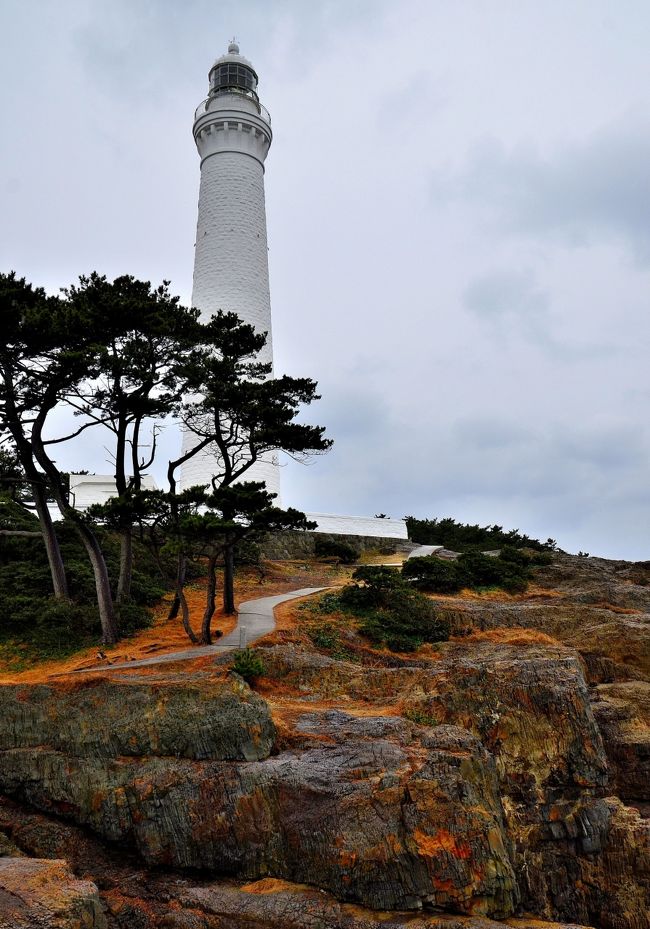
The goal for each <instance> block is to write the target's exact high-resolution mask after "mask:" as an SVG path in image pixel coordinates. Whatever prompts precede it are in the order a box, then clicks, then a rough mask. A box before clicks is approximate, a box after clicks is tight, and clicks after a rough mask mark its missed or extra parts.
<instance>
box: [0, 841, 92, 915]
mask: <svg viewBox="0 0 650 929" xmlns="http://www.w3.org/2000/svg"><path fill="white" fill-rule="evenodd" d="M106 926H107V922H106V919H105V917H104V913H103V909H102V906H101V904H100V901H99V896H98V893H97V887H96V886H95V885H94V884H92V883H91V882H90V881H80V880H77V879H76V878H75V877H74V876H73V875H72V874H71V873H70V871H69V869H68V866H67V864H66V862H65V861H57V860H54V861H40V860H37V859H34V858H0V927H1V929H106Z"/></svg>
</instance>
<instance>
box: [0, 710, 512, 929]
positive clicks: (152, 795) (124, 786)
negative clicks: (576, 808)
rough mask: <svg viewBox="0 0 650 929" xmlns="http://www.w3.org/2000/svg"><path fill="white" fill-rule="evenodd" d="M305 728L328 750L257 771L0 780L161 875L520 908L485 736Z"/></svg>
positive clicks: (195, 768) (103, 770)
mask: <svg viewBox="0 0 650 929" xmlns="http://www.w3.org/2000/svg"><path fill="white" fill-rule="evenodd" d="M299 725H300V727H301V728H302V729H303V730H304V731H305V732H306V733H308V734H309V735H310V737H311V738H313V739H315V741H316V742H317V743H318V744H317V745H316V746H315V747H311V748H307V749H305V750H302V751H288V752H283V753H281V754H280V755H278V756H276V757H270V758H267V759H266V760H264V761H262V762H244V763H232V762H191V761H184V760H175V759H170V758H165V759H161V758H149V759H141V760H135V759H130V758H125V757H120V758H116V759H114V760H107V759H105V758H103V757H101V756H100V757H96V758H91V757H87V756H86V757H79V756H76V757H75V756H70V755H64V754H63V753H62V752H60V751H56V750H53V749H49V748H47V747H44V746H42V747H41V748H39V749H38V750H34V749H33V748H23V749H17V748H13V749H7V750H5V751H4V752H2V753H0V784H1V785H2V789H3V790H4V791H6V792H7V793H9V794H11V795H12V796H16V797H18V798H21V799H23V800H26V801H27V802H29V803H30V804H31V805H33V806H35V807H37V808H39V809H42V810H46V811H50V812H55V813H57V814H59V815H65V816H69V817H71V818H72V819H74V821H75V822H77V823H81V824H83V825H87V826H89V827H90V828H92V829H93V830H94V831H95V832H96V833H97V834H99V835H101V836H103V837H104V838H106V839H109V840H111V841H127V842H132V843H134V844H135V846H136V847H137V849H138V851H139V853H140V854H141V855H142V857H143V859H144V860H145V861H146V862H147V863H148V864H151V865H157V866H167V867H184V868H196V869H209V870H212V871H216V872H218V873H220V874H224V875H233V876H238V877H242V878H248V879H252V878H259V877H262V876H265V875H269V874H270V875H274V876H277V877H283V878H286V879H288V880H292V881H298V882H305V883H312V884H315V885H317V886H320V887H323V888H325V889H327V890H330V891H331V892H332V893H334V894H335V895H336V896H337V897H339V898H341V899H343V900H355V901H359V902H362V903H364V904H366V905H368V906H370V907H376V908H383V909H414V908H419V907H422V906H430V907H437V908H441V909H442V908H449V909H452V910H454V911H457V912H462V913H468V914H485V915H490V916H495V917H504V916H507V915H510V914H511V913H512V912H513V911H514V909H515V906H516V904H517V899H518V898H517V888H516V884H515V880H514V875H513V871H512V867H511V864H510V858H509V853H508V846H509V843H508V840H507V837H506V835H505V826H504V821H503V814H502V809H501V803H500V800H499V795H498V782H497V776H496V771H495V767H494V763H493V761H492V759H491V757H490V755H489V754H488V753H487V752H486V751H485V749H484V748H483V747H482V746H481V744H480V743H479V742H478V740H477V739H476V738H474V737H473V736H472V735H470V734H469V733H468V732H466V731H464V730H462V729H459V728H457V727H447V726H441V727H439V728H438V729H436V730H426V729H419V728H418V727H414V726H412V725H411V724H410V723H408V722H406V721H405V720H401V719H392V718H391V717H376V718H365V717H364V718H361V719H359V718H355V717H351V716H348V715H346V714H343V713H339V712H336V711H335V712H331V713H324V714H313V713H310V714H306V715H305V717H304V718H303V719H301V720H300V722H299Z"/></svg>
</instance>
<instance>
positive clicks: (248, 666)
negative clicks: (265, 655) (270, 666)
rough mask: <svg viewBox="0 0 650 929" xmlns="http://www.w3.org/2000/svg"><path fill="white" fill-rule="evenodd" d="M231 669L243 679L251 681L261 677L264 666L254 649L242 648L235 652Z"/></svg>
mask: <svg viewBox="0 0 650 929" xmlns="http://www.w3.org/2000/svg"><path fill="white" fill-rule="evenodd" d="M232 670H233V671H236V672H237V674H239V676H240V677H243V678H244V680H245V681H249V682H251V681H254V680H255V678H258V677H261V676H262V674H264V671H265V670H266V668H265V665H264V662H263V661H262V659H261V658H260V656H259V655H258V654H257V652H256V651H255V650H254V649H252V648H243V649H240V650H239V651H236V652H235V655H234V661H233V663H232Z"/></svg>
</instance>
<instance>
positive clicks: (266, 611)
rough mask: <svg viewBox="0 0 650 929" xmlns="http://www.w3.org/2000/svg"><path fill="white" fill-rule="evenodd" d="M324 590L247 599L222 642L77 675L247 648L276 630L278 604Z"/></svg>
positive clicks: (76, 672) (311, 588) (139, 659)
mask: <svg viewBox="0 0 650 929" xmlns="http://www.w3.org/2000/svg"><path fill="white" fill-rule="evenodd" d="M321 590H329V588H328V587H302V588H301V589H300V590H292V591H290V593H288V594H276V595H275V596H274V597H259V598H258V599H257V600H246V601H245V602H244V603H242V604H241V605H240V607H239V611H238V615H237V625H236V626H235V628H234V629H233V631H232V632H229V633H228V635H226V636H224V637H223V638H221V639H218V640H217V641H218V642H219V644H218V645H197V646H192V648H184V649H182V650H181V651H177V652H166V653H165V654H164V655H152V656H151V658H138V659H137V660H136V661H124V662H120V664H109V663H108V662H106V663H105V664H101V665H94V666H93V667H92V668H78V669H77V670H76V671H74V672H73V673H74V674H82V673H86V672H88V671H108V670H111V669H118V668H140V667H142V666H144V665H152V664H166V663H169V662H171V661H186V660H188V659H190V658H201V657H202V656H204V655H211V654H217V655H218V654H221V653H223V652H224V651H230V650H231V649H234V648H244V647H245V646H246V645H252V644H253V642H256V641H257V640H258V639H261V638H262V636H263V635H267V633H269V632H273V630H274V629H275V615H274V613H273V611H274V609H275V607H276V606H278V605H279V604H280V603H286V602H287V600H297V599H298V598H299V597H308V596H309V595H310V594H317V593H319V592H320V591H321Z"/></svg>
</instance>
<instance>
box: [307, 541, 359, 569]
mask: <svg viewBox="0 0 650 929" xmlns="http://www.w3.org/2000/svg"><path fill="white" fill-rule="evenodd" d="M314 554H315V555H316V557H317V558H338V560H339V562H340V563H341V564H354V563H355V561H358V560H359V550H358V549H357V548H356V546H354V545H352V543H351V542H344V541H343V540H342V539H341V540H338V539H316V541H315V543H314Z"/></svg>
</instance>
